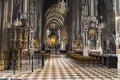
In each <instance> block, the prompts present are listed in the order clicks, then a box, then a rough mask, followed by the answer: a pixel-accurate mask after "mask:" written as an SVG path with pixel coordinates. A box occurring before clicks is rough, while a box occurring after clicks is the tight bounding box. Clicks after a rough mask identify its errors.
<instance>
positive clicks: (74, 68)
mask: <svg viewBox="0 0 120 80" xmlns="http://www.w3.org/2000/svg"><path fill="white" fill-rule="evenodd" d="M4 77H5V76H4ZM4 77H3V78H4ZM6 77H8V78H9V79H10V78H11V79H12V78H16V79H21V80H120V71H119V70H117V69H113V68H107V67H103V66H98V65H78V64H76V63H74V62H73V61H72V60H70V59H68V58H66V57H65V56H63V55H59V56H58V55H51V57H50V59H49V60H48V62H47V63H46V65H45V67H44V69H38V70H36V71H34V72H33V73H32V72H28V73H25V74H17V75H14V76H6Z"/></svg>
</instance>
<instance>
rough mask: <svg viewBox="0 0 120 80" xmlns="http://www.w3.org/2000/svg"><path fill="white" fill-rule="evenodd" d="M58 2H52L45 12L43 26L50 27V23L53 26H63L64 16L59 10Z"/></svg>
mask: <svg viewBox="0 0 120 80" xmlns="http://www.w3.org/2000/svg"><path fill="white" fill-rule="evenodd" d="M60 8H61V7H60V3H57V4H54V5H53V6H52V7H51V8H49V9H48V10H47V12H46V14H45V27H46V28H50V27H51V25H52V24H54V26H55V27H59V28H60V27H63V24H64V21H65V16H64V13H62V12H61V11H60Z"/></svg>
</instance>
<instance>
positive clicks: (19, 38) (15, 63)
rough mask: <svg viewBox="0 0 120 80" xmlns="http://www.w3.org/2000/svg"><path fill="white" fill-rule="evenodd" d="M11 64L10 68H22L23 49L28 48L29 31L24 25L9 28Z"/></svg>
mask: <svg viewBox="0 0 120 80" xmlns="http://www.w3.org/2000/svg"><path fill="white" fill-rule="evenodd" d="M8 33H9V35H8V39H9V40H8V47H9V56H11V57H9V62H10V63H8V67H11V68H20V67H21V62H22V49H23V48H27V47H28V29H27V28H25V27H23V26H22V25H19V26H14V27H11V28H8Z"/></svg>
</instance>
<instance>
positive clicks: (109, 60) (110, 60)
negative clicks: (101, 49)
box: [89, 52, 118, 68]
mask: <svg viewBox="0 0 120 80" xmlns="http://www.w3.org/2000/svg"><path fill="white" fill-rule="evenodd" d="M89 56H90V57H93V58H99V59H100V64H101V65H104V66H107V67H109V68H117V60H118V58H117V55H116V54H97V53H92V52H91V53H90V54H89Z"/></svg>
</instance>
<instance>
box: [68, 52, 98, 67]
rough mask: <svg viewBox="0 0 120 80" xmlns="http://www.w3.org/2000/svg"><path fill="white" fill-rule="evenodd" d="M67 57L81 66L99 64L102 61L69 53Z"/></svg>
mask: <svg viewBox="0 0 120 80" xmlns="http://www.w3.org/2000/svg"><path fill="white" fill-rule="evenodd" d="M67 57H68V58H70V59H72V60H73V61H75V62H76V63H80V64H87V65H89V64H99V62H100V59H99V58H93V57H88V56H82V55H81V54H79V53H74V52H73V53H68V54H67Z"/></svg>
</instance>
